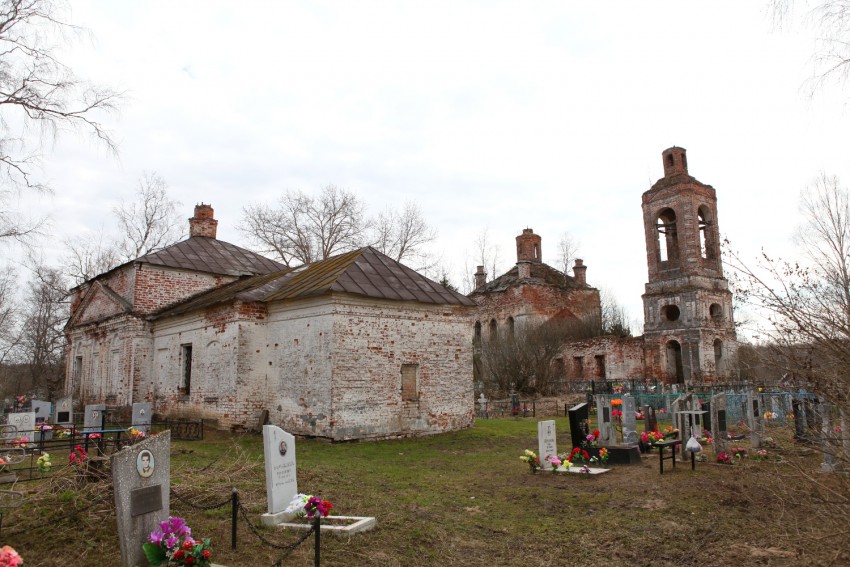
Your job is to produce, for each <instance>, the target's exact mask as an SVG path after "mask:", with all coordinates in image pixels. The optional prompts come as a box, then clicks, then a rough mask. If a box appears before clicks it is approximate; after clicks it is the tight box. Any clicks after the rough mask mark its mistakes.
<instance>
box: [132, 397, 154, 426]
mask: <svg viewBox="0 0 850 567" xmlns="http://www.w3.org/2000/svg"><path fill="white" fill-rule="evenodd" d="M152 408H153V405H152V404H151V403H150V402H136V403H134V404H133V418H132V422H131V423H130V425H132V426H133V427H134V428H136V429H138V430H139V431H144V432H145V433H150V432H151V418H152V417H153V409H152Z"/></svg>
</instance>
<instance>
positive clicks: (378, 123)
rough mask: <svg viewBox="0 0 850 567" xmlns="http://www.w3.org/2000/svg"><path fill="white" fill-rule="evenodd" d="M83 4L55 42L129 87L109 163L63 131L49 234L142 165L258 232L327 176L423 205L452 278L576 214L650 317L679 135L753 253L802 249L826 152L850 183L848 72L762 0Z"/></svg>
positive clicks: (598, 257) (603, 279)
mask: <svg viewBox="0 0 850 567" xmlns="http://www.w3.org/2000/svg"><path fill="white" fill-rule="evenodd" d="M71 19H72V21H73V22H74V23H76V24H79V25H82V26H85V27H87V28H89V29H90V30H91V32H92V34H93V40H92V41H82V42H77V43H76V44H74V46H73V48H72V50H71V51H70V52H68V53H66V54H65V55H64V56H63V57H65V59H66V60H67V62H68V63H69V64H70V65H71V66H72V67H73V68H74V70H75V72H77V74H78V75H79V76H81V77H85V78H88V79H91V80H93V81H95V82H98V83H102V84H107V85H110V86H112V87H113V88H115V89H118V90H123V91H126V93H127V95H126V100H125V102H124V104H123V106H122V109H121V112H120V113H119V114H118V115H116V116H114V117H112V118H109V119H107V123H108V124H109V126H110V129H111V130H112V131H113V133H114V134H115V137H116V139H117V140H118V142H119V144H120V154H119V156H118V157H117V158H115V157H113V156H111V155H109V154H107V152H105V151H104V150H103V148H101V147H99V146H97V145H96V144H94V143H92V142H91V141H90V140H88V139H86V138H79V137H75V136H73V135H70V136H61V137H60V138H59V139H58V141H57V142H56V143H55V145H54V146H53V147H52V148H49V149H48V153H47V154H46V156H45V168H44V171H43V174H44V176H45V178H46V179H47V180H48V181H49V183H50V184H51V185H52V187H53V188H54V190H55V193H54V195H53V196H52V197H44V198H41V199H39V200H37V201H33V200H29V201H27V203H26V206H28V207H31V208H33V209H35V208H38V209H39V210H40V211H42V212H47V213H50V214H51V216H52V219H53V224H52V229H51V239H50V241H49V242H50V246H49V249H50V250H53V251H54V253H55V251H57V250H58V247H56V246H55V245H54V244H53V243H55V242H57V241H58V240H59V239H61V238H63V237H64V236H66V235H67V236H73V235H79V234H84V233H85V232H86V231H96V230H97V229H99V228H100V227H101V226H102V225H106V226H107V227H108V226H109V223H110V222H111V218H110V215H111V210H112V207H113V206H114V205H115V204H116V203H117V202H119V201H120V200H121V199H130V198H132V195H133V190H134V186H135V183H136V180H137V179H138V177H139V176H140V174H141V173H142V172H143V171H146V170H147V171H155V172H157V173H159V175H160V176H162V177H163V178H164V179H165V180H166V181H167V182H168V184H169V185H170V188H171V192H172V195H173V196H174V197H175V198H177V199H179V200H180V201H182V203H183V211H184V212H185V216H186V217H189V216H191V214H192V208H193V206H194V205H195V204H196V203H198V202H201V201H203V202H206V203H211V204H212V205H213V207H214V208H215V214H216V218H218V219H219V232H218V235H219V238H221V239H224V240H227V241H230V242H234V243H236V244H242V245H244V244H246V243H245V242H244V240H243V239H242V237H241V235H240V234H239V233H238V232H237V231H236V230H235V227H236V224H237V223H238V221H239V219H240V216H241V210H242V207H243V206H244V205H245V204H247V203H248V202H255V201H267V202H272V201H274V200H275V199H277V197H278V196H279V195H280V194H281V193H282V192H284V191H285V190H287V189H301V190H304V191H316V190H318V189H319V188H321V187H322V186H324V185H327V184H335V185H338V186H340V187H343V188H347V189H349V190H351V191H353V192H355V193H357V194H358V195H359V196H360V197H361V198H362V199H363V200H364V201H365V202H366V203H367V204H368V205H369V207H370V208H371V209H372V211H373V212H377V211H378V210H379V209H381V208H382V207H384V206H386V205H389V206H401V205H402V204H403V203H404V202H405V201H409V200H415V201H416V202H418V203H419V205H420V206H421V208H422V211H423V213H424V216H425V217H426V218H427V220H428V221H429V222H430V223H431V224H432V225H434V226H435V227H436V228H437V230H438V231H439V240H438V241H437V243H436V244H435V246H434V250H435V251H436V252H437V253H438V254H440V255H441V256H442V259H443V263H444V265H445V266H446V267H447V268H448V269H449V270H450V275H451V277H452V279H453V280H454V281H455V283H457V284H459V283H460V279H461V278H462V277H463V272H464V269H465V268H466V267H472V266H473V265H474V264H475V260H474V259H473V242H474V240H475V238H476V235H477V234H479V233H480V232H481V231H482V230H483V229H485V228H487V229H488V231H489V237H490V239H491V241H492V242H493V243H494V244H497V245H498V246H499V247H500V249H501V258H502V269H503V270H507V269H508V268H509V267H510V266H511V265H512V264H513V262H514V261H515V259H516V257H515V245H514V237H515V236H516V235H517V234H519V233H520V232H521V231H522V229H523V228H526V227H530V228H533V229H534V231H535V232H536V233H538V234H540V235H541V236H542V238H543V245H542V252H543V260H544V261H547V262H548V263H553V264H554V263H555V257H554V256H555V251H556V250H555V249H556V247H557V243H558V240H559V238H560V235H561V234H562V233H563V232H564V231H568V232H570V233H571V234H572V235H573V237H574V238H575V239H577V240H578V241H579V243H580V253H581V254H580V255H581V257H582V258H583V259H584V261H585V264H586V265H587V266H588V271H587V279H588V282H589V283H590V284H592V285H595V286H597V287H607V288H610V289H611V290H613V291H614V293H615V294H616V296H617V297H618V298H619V300H620V301H621V302H622V303H623V304H624V305H625V306H626V307H627V309H628V311H629V312H630V315H631V316H632V317H633V318H634V319H637V320H639V321H641V322H642V307H641V299H640V296H641V293H643V286H644V283H645V282H646V279H647V270H646V253H645V243H644V236H643V228H642V213H641V194H642V193H643V192H644V191H646V190H647V189H648V188H649V187H650V186H651V185H652V183H654V182H655V181H656V180H657V179H658V178H659V177H661V176H662V163H661V152H662V151H663V150H664V149H665V148H667V147H669V146H673V145H678V146H682V147H684V148H686V149H687V150H688V164H689V168H690V173H691V175H693V176H694V177H696V178H697V179H699V180H700V181H702V182H704V183H707V184H710V185H712V186H714V188H715V189H716V190H717V197H718V207H719V224H720V231H721V234H722V235H726V236H728V237H729V238H730V239H731V240H732V241H733V243H734V244H735V246H736V247H737V248H738V249H742V250H744V252H745V254H749V255H751V256H754V255H755V254H756V253H757V252H758V249H759V247H761V246H764V247H766V248H767V249H769V250H771V251H772V252H774V253H777V254H780V255H782V254H785V255H789V256H790V255H792V254H793V249H792V245H791V243H790V235H791V232H792V231H793V229H794V227H795V225H796V223H797V219H796V215H797V198H798V195H799V192H800V190H801V189H802V188H803V187H805V185H806V184H807V183H809V182H810V181H811V180H812V179H813V178H814V177H815V176H816V175H817V174H818V173H819V172H820V171H825V172H827V173H835V174H837V175H839V176H840V177H842V179H843V180H844V181H845V182H848V181H850V171H848V169H850V168H848V165H850V160H849V159H848V158H850V156H848V152H847V143H846V141H847V139H848V132H850V127H848V126H850V120H848V112H847V107H846V103H845V100H846V98H847V97H846V96H843V93H844V92H847V89H846V87H844V88H842V87H840V86H838V87H829V88H827V89H825V90H822V91H820V92H819V93H818V94H817V95H816V96H815V97H814V98H811V97H809V95H808V91H807V90H806V88H805V86H804V85H805V83H806V81H807V79H808V78H809V77H810V76H811V73H812V61H811V58H812V56H813V54H814V53H815V43H814V37H815V35H816V32H815V31H814V30H812V29H807V28H805V27H803V26H799V25H795V26H791V27H790V28H788V29H783V30H777V29H776V28H775V27H774V26H773V22H772V19H771V17H770V15H769V14H768V13H767V11H766V8H765V7H764V6H763V5H761V3H757V2H711V3H683V2H651V3H646V2H640V3H637V2H605V3H587V4H583V5H578V6H577V5H574V3H565V2H557V3H547V2H534V3H520V2H492V1H487V2H457V1H451V2H430V1H429V2H400V1H392V2H362V1H358V2H309V3H300V2H263V3H260V2H240V3H234V2H210V1H205V2H185V1H181V2H153V1H150V0H145V1H122V2H113V1H106V0H103V1H81V0H75V1H74V2H73V11H72V14H71ZM46 243H47V241H46ZM491 277H492V274H491Z"/></svg>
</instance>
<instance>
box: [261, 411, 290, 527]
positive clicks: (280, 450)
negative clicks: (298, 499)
mask: <svg viewBox="0 0 850 567" xmlns="http://www.w3.org/2000/svg"><path fill="white" fill-rule="evenodd" d="M263 453H264V454H265V459H266V496H267V498H268V505H269V511H268V514H264V516H263V522H264V523H267V524H273V523H279V522H278V521H275V520H274V519H272V518H270V517H271V516H275V515H280V513H281V512H283V511H284V509H286V507H287V506H289V503H290V502H292V498H293V497H294V496H295V495H296V494H298V482H297V480H296V476H295V437H293V436H292V435H290V434H289V433H287V432H286V431H284V430H283V429H281V428H280V427H278V426H276V425H264V426H263ZM285 519H288V518H283V517H281V519H280V521H283V520H285Z"/></svg>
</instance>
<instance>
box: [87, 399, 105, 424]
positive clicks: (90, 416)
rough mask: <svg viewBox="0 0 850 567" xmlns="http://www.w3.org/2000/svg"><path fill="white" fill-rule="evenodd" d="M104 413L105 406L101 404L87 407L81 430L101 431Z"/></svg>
mask: <svg viewBox="0 0 850 567" xmlns="http://www.w3.org/2000/svg"><path fill="white" fill-rule="evenodd" d="M105 412H106V406H105V405H103V404H91V405H87V406H86V414H85V418H84V419H83V429H84V430H86V431H100V430H102V429H103V421H104V413H105Z"/></svg>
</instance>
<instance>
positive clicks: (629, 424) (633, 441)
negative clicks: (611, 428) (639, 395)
mask: <svg viewBox="0 0 850 567" xmlns="http://www.w3.org/2000/svg"><path fill="white" fill-rule="evenodd" d="M622 399H623V405H622V406H621V407H622V408H623V445H637V442H638V434H637V418H636V417H635V411H636V410H637V405H636V404H635V399H634V398H633V397H631V396H630V395H628V394H626V395H625V396H623V398H622Z"/></svg>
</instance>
